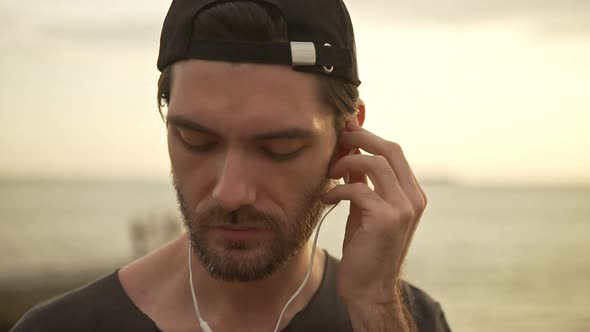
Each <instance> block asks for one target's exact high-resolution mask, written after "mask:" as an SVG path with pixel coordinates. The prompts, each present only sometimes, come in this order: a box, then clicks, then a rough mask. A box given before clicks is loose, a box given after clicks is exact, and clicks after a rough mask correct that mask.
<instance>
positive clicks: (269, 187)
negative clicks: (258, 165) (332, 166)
mask: <svg viewBox="0 0 590 332" xmlns="http://www.w3.org/2000/svg"><path fill="white" fill-rule="evenodd" d="M328 162H329V157H327V158H324V159H321V158H317V157H315V155H310V157H309V158H301V159H300V160H297V161H296V162H292V163H289V164H284V165H281V164H279V166H277V165H269V166H267V167H266V168H265V169H264V170H261V171H260V172H258V174H260V178H259V183H262V184H264V185H263V186H261V188H260V189H261V190H259V194H262V197H260V198H264V199H266V200H270V201H272V205H274V206H278V207H279V209H280V210H281V212H282V214H290V213H293V211H294V209H296V208H298V207H299V205H300V204H302V200H303V197H304V195H305V194H309V192H310V191H311V190H313V189H315V187H316V186H317V185H319V184H320V182H321V181H322V180H323V179H324V178H325V175H326V169H327V166H328ZM289 217H291V216H289Z"/></svg>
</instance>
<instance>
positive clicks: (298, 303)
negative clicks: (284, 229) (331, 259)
mask: <svg viewBox="0 0 590 332" xmlns="http://www.w3.org/2000/svg"><path fill="white" fill-rule="evenodd" d="M191 255H192V272H193V285H194V287H195V293H196V297H197V301H198V305H199V309H200V311H201V315H202V316H203V318H204V319H205V320H207V321H208V322H209V323H210V324H211V323H215V322H216V321H221V320H227V317H235V318H236V319H238V320H241V321H243V320H244V317H251V318H253V319H257V320H260V317H261V316H263V317H268V318H269V320H270V321H274V322H275V323H276V320H277V319H278V317H279V314H280V312H281V310H282V309H283V307H284V306H285V304H286V303H287V301H288V300H289V298H290V297H291V296H292V295H293V294H294V293H295V291H296V290H297V289H298V288H299V286H300V285H301V283H302V282H303V280H304V278H305V275H306V274H307V271H308V268H309V263H310V255H311V243H310V242H308V243H307V244H306V245H305V246H304V247H303V248H302V249H301V250H300V251H299V252H298V253H297V254H296V255H295V256H294V257H293V259H292V260H291V261H290V262H289V263H288V265H287V266H286V268H285V269H284V270H283V271H280V272H278V273H276V274H274V275H273V276H271V277H269V278H265V279H262V280H256V281H251V282H228V281H223V280H219V279H215V278H213V277H212V276H211V275H210V273H209V272H208V271H207V270H206V269H205V268H204V267H203V265H202V264H201V262H200V261H199V259H198V257H197V256H195V255H194V254H193V253H191ZM324 256H325V255H324V252H323V251H322V250H316V253H315V258H314V264H313V265H314V266H313V270H312V273H311V275H310V277H309V280H308V282H307V283H306V285H305V287H304V288H303V290H302V291H301V293H300V294H299V295H298V296H297V297H296V298H295V299H294V301H293V302H292V303H291V304H290V305H289V308H288V309H287V311H286V313H285V317H284V319H283V322H288V321H290V319H291V318H292V317H293V315H294V314H295V313H297V312H298V311H300V310H301V309H303V308H304V307H305V306H306V305H307V303H308V302H309V300H310V299H311V297H312V296H313V294H314V293H315V291H316V290H317V288H318V287H319V284H320V282H321V279H322V276H323V272H324V271H323V270H324V259H325V257H324ZM187 265H188V261H187ZM187 277H188V272H187ZM187 288H188V285H187ZM261 313H262V315H261ZM240 317H242V318H241V319H240ZM283 325H285V324H283Z"/></svg>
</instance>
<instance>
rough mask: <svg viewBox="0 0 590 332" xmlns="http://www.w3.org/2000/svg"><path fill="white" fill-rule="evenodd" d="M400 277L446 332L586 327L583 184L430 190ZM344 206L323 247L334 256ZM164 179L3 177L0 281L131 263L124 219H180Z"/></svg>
mask: <svg viewBox="0 0 590 332" xmlns="http://www.w3.org/2000/svg"><path fill="white" fill-rule="evenodd" d="M425 191H426V192H427V194H428V196H429V206H428V208H427V211H426V213H425V215H424V216H423V218H422V221H421V224H420V226H419V228H418V230H417V233H416V236H415V238H414V242H413V244H412V247H411V250H410V252H409V257H408V262H407V265H406V269H405V271H406V279H407V280H409V281H410V282H412V283H414V284H415V285H417V286H418V287H420V288H422V289H424V290H425V291H427V292H428V293H429V294H430V295H432V296H433V297H434V298H435V299H436V300H438V301H439V302H440V303H441V304H442V306H443V309H444V310H445V313H446V315H447V319H448V320H449V322H450V324H451V327H452V328H453V330H454V331H537V332H541V331H552V332H554V331H579V332H581V331H584V332H588V331H590V311H589V308H590V258H589V256H590V241H589V240H590V189H588V188H586V189H584V188H507V187H503V188H491V187H461V186H446V185H426V186H425ZM346 209H347V206H346V205H342V206H339V207H338V208H337V209H336V210H334V211H333V212H332V214H331V215H330V216H329V217H328V218H327V219H326V221H325V222H324V226H323V228H322V231H321V234H320V244H321V245H322V246H323V247H324V248H327V249H328V251H330V252H331V253H332V254H334V255H336V256H340V249H341V248H340V247H341V242H342V238H343V229H344V221H345V220H346V213H347V211H346ZM175 213H176V203H175V197H174V193H173V190H172V187H171V186H170V185H169V184H167V183H138V182H74V181H62V182H59V181H41V182H40V181H32V180H31V181H3V182H0V285H2V284H8V283H10V282H14V281H15V280H20V281H31V282H32V281H33V280H34V278H37V277H39V276H41V275H47V273H54V274H60V273H62V274H67V273H76V271H78V270H81V269H85V268H90V267H93V266H117V265H118V264H122V263H124V262H126V261H129V260H130V259H132V257H133V247H132V245H131V242H130V238H131V233H130V223H131V222H132V221H133V220H136V219H138V218H142V217H149V216H151V217H154V216H156V217H157V216H162V215H165V214H169V215H173V216H174V215H176V214H175Z"/></svg>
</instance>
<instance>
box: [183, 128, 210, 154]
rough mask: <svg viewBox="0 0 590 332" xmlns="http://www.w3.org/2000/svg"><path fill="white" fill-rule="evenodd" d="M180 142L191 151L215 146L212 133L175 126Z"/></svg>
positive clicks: (204, 149)
mask: <svg viewBox="0 0 590 332" xmlns="http://www.w3.org/2000/svg"><path fill="white" fill-rule="evenodd" d="M174 130H175V131H176V133H177V134H178V137H179V138H180V141H181V142H182V144H183V145H184V146H185V147H186V148H188V149H190V150H193V151H206V150H208V149H210V148H212V147H214V146H215V144H216V143H217V141H216V140H215V139H214V137H212V135H210V134H207V133H201V132H198V131H195V130H190V129H185V128H179V127H175V128H174Z"/></svg>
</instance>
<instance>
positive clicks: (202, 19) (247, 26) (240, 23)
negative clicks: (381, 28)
mask: <svg viewBox="0 0 590 332" xmlns="http://www.w3.org/2000/svg"><path fill="white" fill-rule="evenodd" d="M193 37H195V38H200V39H215V40H236V39H237V40H251V41H288V34H287V25H286V22H285V20H284V19H283V16H282V14H281V12H280V11H279V10H278V9H277V8H275V7H274V6H272V5H268V4H265V3H258V2H254V1H239V2H238V1H235V2H223V3H220V4H215V5H213V6H211V7H209V8H206V9H204V10H203V11H202V12H201V13H199V14H198V15H197V17H196V18H195V20H194V22H193ZM349 38H351V39H352V38H354V37H353V36H350V37H349ZM171 76H172V72H171V68H170V67H167V68H165V69H164V70H163V71H162V74H161V75H160V79H159V80H158V109H159V111H160V115H161V116H162V117H163V114H162V107H165V106H167V105H168V103H169V102H170V88H171V81H172V77H171ZM317 76H318V79H319V82H320V96H321V98H322V101H323V102H324V103H326V104H327V105H328V106H330V107H331V108H332V110H333V111H334V126H335V128H336V130H337V131H339V130H340V129H342V128H343V127H344V122H345V119H346V117H348V116H351V115H354V114H356V111H357V110H356V109H357V101H358V97H359V92H358V88H357V87H356V86H355V85H354V84H351V83H347V82H345V81H341V80H339V79H336V78H331V77H328V76H320V75H317Z"/></svg>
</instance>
